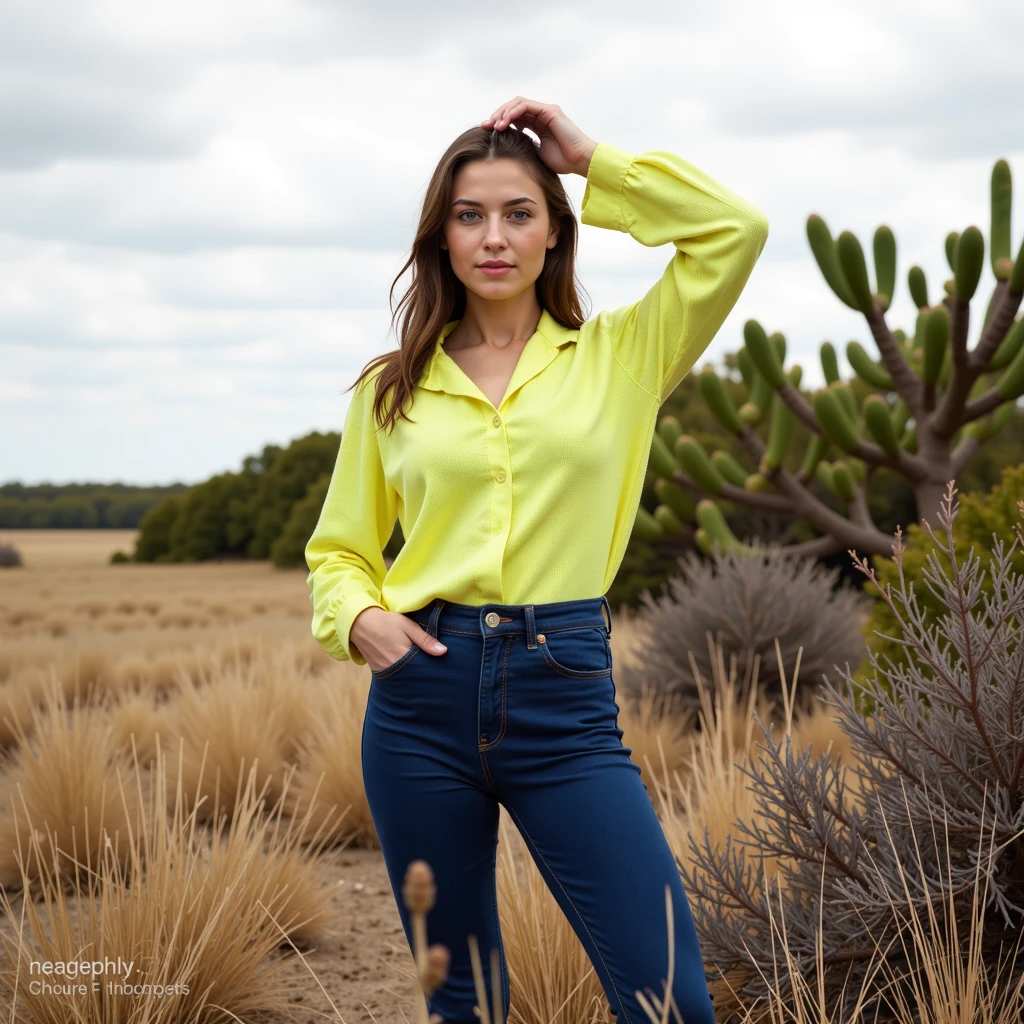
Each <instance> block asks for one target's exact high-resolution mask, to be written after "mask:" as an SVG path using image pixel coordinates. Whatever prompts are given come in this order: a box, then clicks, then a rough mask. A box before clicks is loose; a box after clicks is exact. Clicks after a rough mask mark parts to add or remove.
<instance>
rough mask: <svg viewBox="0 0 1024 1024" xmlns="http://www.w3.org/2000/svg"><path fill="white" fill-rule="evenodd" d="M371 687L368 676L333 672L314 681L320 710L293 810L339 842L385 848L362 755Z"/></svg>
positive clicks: (313, 696)
mask: <svg viewBox="0 0 1024 1024" xmlns="http://www.w3.org/2000/svg"><path fill="white" fill-rule="evenodd" d="M307 670H308V669H307ZM369 689H370V683H369V681H368V680H367V679H365V678H360V679H359V680H356V679H354V678H348V679H345V680H343V681H341V682H339V680H338V679H337V678H336V677H335V676H334V675H333V674H326V675H318V676H316V677H315V678H314V679H313V680H312V681H311V682H310V684H309V692H310V698H309V699H310V701H311V702H312V703H313V704H314V705H315V714H314V715H313V716H312V718H311V720H310V724H309V727H308V729H307V730H306V733H305V735H304V737H303V740H302V748H301V751H300V754H299V764H298V769H297V771H296V775H295V786H294V788H293V791H292V792H293V799H292V803H291V806H290V810H291V813H292V814H293V815H294V816H298V815H300V814H301V815H303V816H304V817H305V818H306V820H307V821H309V823H310V824H311V825H312V826H313V827H316V828H318V829H324V830H326V832H327V835H328V836H329V838H330V839H331V840H332V841H333V842H337V843H346V844H348V843H352V844H354V845H356V846H364V847H369V848H371V849H380V840H379V839H378V838H377V830H376V828H375V827H374V824H373V818H372V816H371V815H370V805H369V804H368V803H367V800H366V789H365V786H364V785H363V766H362V758H361V738H362V728H363V718H364V715H365V712H366V702H367V695H368V693H369Z"/></svg>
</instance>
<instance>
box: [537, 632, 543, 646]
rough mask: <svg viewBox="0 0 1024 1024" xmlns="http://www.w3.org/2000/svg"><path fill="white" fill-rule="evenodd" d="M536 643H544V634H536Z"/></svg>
mask: <svg viewBox="0 0 1024 1024" xmlns="http://www.w3.org/2000/svg"><path fill="white" fill-rule="evenodd" d="M537 643H539V644H542V643H544V634H543V633H538V634H537Z"/></svg>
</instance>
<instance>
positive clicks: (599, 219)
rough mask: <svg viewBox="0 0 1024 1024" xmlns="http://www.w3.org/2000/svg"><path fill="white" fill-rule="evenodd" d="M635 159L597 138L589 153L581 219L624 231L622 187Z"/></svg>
mask: <svg viewBox="0 0 1024 1024" xmlns="http://www.w3.org/2000/svg"><path fill="white" fill-rule="evenodd" d="M634 159H635V157H634V155H633V154H632V153H627V152H626V150H624V149H619V147H618V146H613V145H612V144H611V143H610V142H599V143H598V144H597V146H596V147H595V149H594V152H593V153H591V155H590V166H589V167H588V168H587V186H586V188H585V189H584V190H583V205H582V207H581V208H580V220H581V221H582V222H583V223H584V224H590V225H592V226H593V227H597V228H611V229H612V230H614V231H627V230H628V228H627V227H626V226H625V225H624V224H623V222H622V190H623V188H624V186H625V181H626V173H627V172H628V171H629V168H630V165H631V164H632V163H633V160H634Z"/></svg>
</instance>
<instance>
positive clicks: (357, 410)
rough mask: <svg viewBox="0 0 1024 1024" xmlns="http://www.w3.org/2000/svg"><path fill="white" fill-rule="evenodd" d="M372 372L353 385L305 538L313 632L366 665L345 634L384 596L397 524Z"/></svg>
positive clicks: (339, 654) (344, 657)
mask: <svg viewBox="0 0 1024 1024" xmlns="http://www.w3.org/2000/svg"><path fill="white" fill-rule="evenodd" d="M375 380H376V374H370V376H369V377H367V378H366V379H364V380H363V381H362V382H361V383H360V385H359V387H357V388H355V389H354V390H353V392H352V401H351V403H350V404H349V407H348V412H347V414H346V416H345V425H344V427H343V429H342V435H341V444H340V445H339V447H338V458H337V460H336V462H335V465H334V471H333V473H332V475H331V481H330V484H329V486H328V488H327V497H326V498H325V499H324V504H323V508H322V509H321V510H320V519H319V521H318V522H317V525H316V529H315V530H314V531H313V535H312V536H311V537H310V538H309V540H308V541H307V543H306V549H305V556H306V565H307V566H308V567H309V576H308V577H307V578H306V585H307V586H308V587H309V597H310V602H311V603H312V605H313V623H312V629H313V636H314V637H315V638H316V640H317V642H318V643H319V644H320V646H321V647H322V648H323V649H324V650H325V651H326V652H327V653H328V654H329V655H331V657H332V658H337V659H338V660H339V661H348V660H352V661H354V662H355V663H356V664H357V665H365V664H366V659H365V658H364V657H363V656H362V655H361V654H360V653H359V650H358V648H356V647H353V646H352V644H351V642H350V640H349V633H350V632H351V629H352V623H353V621H354V620H355V617H356V616H357V615H358V614H359V613H360V612H361V611H363V609H365V608H369V607H370V606H372V605H377V606H378V607H380V608H384V607H385V605H384V603H383V602H382V601H381V586H382V584H383V582H384V576H385V574H386V566H385V565H384V555H383V550H384V547H385V545H386V544H387V542H388V540H389V539H390V538H391V533H392V531H393V530H394V527H395V518H396V516H397V510H398V504H397V502H398V496H397V493H396V491H395V489H394V488H393V487H392V486H391V485H390V484H389V483H388V481H387V480H386V478H385V476H384V467H383V464H382V462H381V453H380V445H379V444H378V441H377V436H376V434H375V428H376V424H375V423H374V420H373V394H374V392H373V386H374V381H375Z"/></svg>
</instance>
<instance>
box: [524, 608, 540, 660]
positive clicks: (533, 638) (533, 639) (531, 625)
mask: <svg viewBox="0 0 1024 1024" xmlns="http://www.w3.org/2000/svg"><path fill="white" fill-rule="evenodd" d="M523 611H524V612H525V613H526V649H527V650H528V651H535V650H537V624H536V622H534V620H533V605H532V604H524V605H523Z"/></svg>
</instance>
